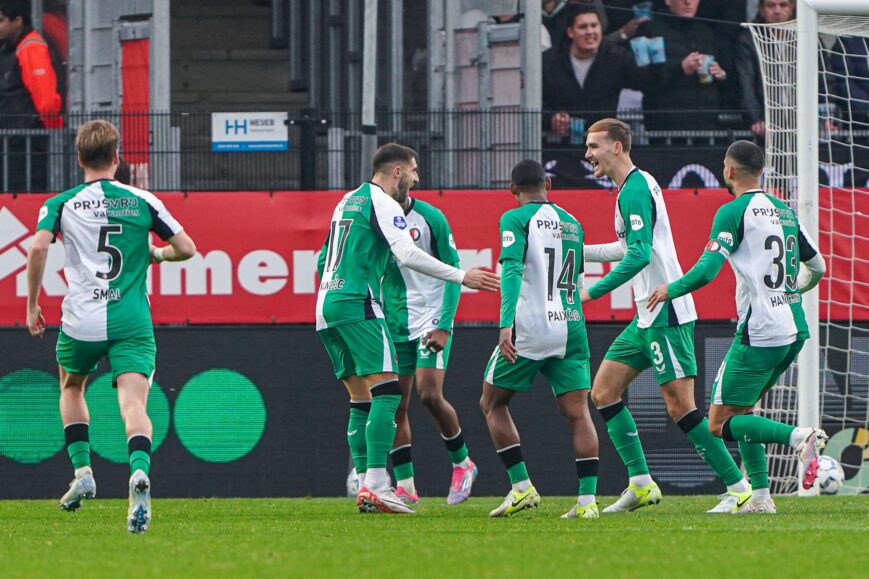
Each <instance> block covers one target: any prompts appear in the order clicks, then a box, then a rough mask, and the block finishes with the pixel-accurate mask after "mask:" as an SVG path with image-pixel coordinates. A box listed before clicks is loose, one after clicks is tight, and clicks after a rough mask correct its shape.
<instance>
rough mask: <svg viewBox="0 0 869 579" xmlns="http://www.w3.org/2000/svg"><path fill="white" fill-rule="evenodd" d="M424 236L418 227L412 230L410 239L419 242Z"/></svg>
mask: <svg viewBox="0 0 869 579" xmlns="http://www.w3.org/2000/svg"><path fill="white" fill-rule="evenodd" d="M421 235H422V234H421V233H420V232H419V229H418V228H417V227H411V228H410V238H411V239H412V240H414V241H419V238H420V236H421Z"/></svg>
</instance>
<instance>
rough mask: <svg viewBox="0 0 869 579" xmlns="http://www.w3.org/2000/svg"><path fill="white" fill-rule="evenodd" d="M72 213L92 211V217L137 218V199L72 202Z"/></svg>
mask: <svg viewBox="0 0 869 579" xmlns="http://www.w3.org/2000/svg"><path fill="white" fill-rule="evenodd" d="M72 208H73V211H76V212H85V211H93V215H94V217H138V216H139V198H138V197H119V198H117V199H106V198H105V197H103V198H102V199H94V200H87V199H85V200H82V201H73V204H72Z"/></svg>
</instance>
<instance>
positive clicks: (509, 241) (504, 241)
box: [501, 231, 516, 247]
mask: <svg viewBox="0 0 869 579" xmlns="http://www.w3.org/2000/svg"><path fill="white" fill-rule="evenodd" d="M514 243H516V236H515V235H513V232H512V231H505V232H504V233H502V234H501V247H510V246H511V245H513V244H514Z"/></svg>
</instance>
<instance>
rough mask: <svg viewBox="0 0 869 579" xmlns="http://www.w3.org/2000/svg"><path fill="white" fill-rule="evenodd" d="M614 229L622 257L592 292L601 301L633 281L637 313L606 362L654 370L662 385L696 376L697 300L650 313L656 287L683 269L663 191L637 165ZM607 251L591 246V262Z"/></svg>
mask: <svg viewBox="0 0 869 579" xmlns="http://www.w3.org/2000/svg"><path fill="white" fill-rule="evenodd" d="M615 230H616V235H617V236H618V242H617V243H618V249H617V253H619V254H620V255H619V256H620V257H622V256H623V258H622V259H621V262H620V263H619V265H618V266H616V267H615V268H614V269H613V270H612V271H610V272H609V273H608V274H607V275H606V276H604V278H603V279H601V280H600V281H598V282H597V283H596V284H594V285H593V286H591V287H590V288H588V292H589V294H591V297H592V298H594V299H598V298H600V297H602V296H604V295H606V294H608V293H609V292H611V291H613V290H614V289H616V288H617V287H619V286H621V285H623V284H624V283H627V282H628V281H629V280H630V282H631V287H632V289H633V292H634V302H635V303H636V306H637V315H636V317H635V318H634V320H633V321H632V322H631V323H630V324H629V325H628V327H627V328H625V330H624V331H623V332H622V333H621V334H620V335H619V336H618V338H616V340H615V341H614V342H613V343H612V345H611V346H610V348H609V350H608V351H607V353H606V357H605V359H607V360H613V361H616V362H621V363H623V364H627V365H628V366H632V367H634V368H637V369H638V370H645V369H646V368H654V369H655V377H656V379H657V381H658V384H666V383H667V382H670V381H672V380H675V379H677V378H685V377H687V376H695V375H696V374H697V363H696V361H695V358H694V320H696V319H697V313H696V311H695V310H694V300H693V299H692V298H691V296H690V295H689V296H684V297H681V298H679V299H673V300H669V301H667V302H665V303H662V304H660V305H659V306H658V307H656V308H655V309H654V310H653V311H649V310H647V309H646V302H647V301H648V299H649V295H650V294H651V293H652V292H653V291H654V289H655V288H656V287H657V286H658V285H659V284H662V283H669V282H671V281H673V280H674V279H677V278H679V277H681V276H682V267H681V266H680V265H679V260H678V258H677V257H676V246H675V244H674V243H673V230H672V229H671V227H670V218H669V216H668V214H667V206H666V204H665V203H664V197H663V194H662V193H661V187H660V186H659V185H658V183H657V182H656V181H655V179H654V177H652V176H651V175H649V174H648V173H646V172H645V171H640V170H639V169H637V168H636V167H634V169H633V170H632V171H631V172H630V173H629V174H628V177H627V179H625V183H624V185H623V186H622V187H621V189H620V190H619V194H618V198H617V199H616V211H615ZM605 247H606V245H590V246H588V247H587V249H586V251H587V254H588V257H587V259H588V260H589V261H600V260H601V259H600V258H599V257H598V256H599V255H600V253H601V252H602V250H603V248H605ZM644 264H645V265H644Z"/></svg>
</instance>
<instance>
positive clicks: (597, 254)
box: [583, 241, 625, 263]
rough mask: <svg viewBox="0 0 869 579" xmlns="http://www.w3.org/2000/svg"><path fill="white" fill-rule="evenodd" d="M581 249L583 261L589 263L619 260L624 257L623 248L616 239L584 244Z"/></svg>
mask: <svg viewBox="0 0 869 579" xmlns="http://www.w3.org/2000/svg"><path fill="white" fill-rule="evenodd" d="M583 251H584V252H585V256H584V259H585V261H586V262H590V263H600V262H611V261H620V260H622V259H624V257H625V248H624V247H622V244H621V243H619V242H618V241H613V242H612V243H594V244H591V245H586V246H584V247H583Z"/></svg>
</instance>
